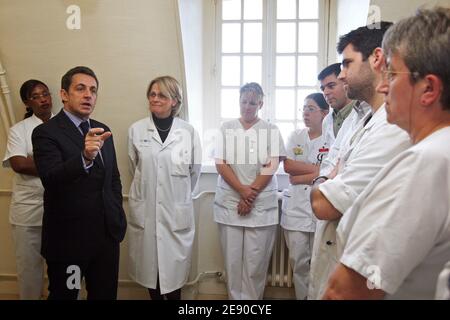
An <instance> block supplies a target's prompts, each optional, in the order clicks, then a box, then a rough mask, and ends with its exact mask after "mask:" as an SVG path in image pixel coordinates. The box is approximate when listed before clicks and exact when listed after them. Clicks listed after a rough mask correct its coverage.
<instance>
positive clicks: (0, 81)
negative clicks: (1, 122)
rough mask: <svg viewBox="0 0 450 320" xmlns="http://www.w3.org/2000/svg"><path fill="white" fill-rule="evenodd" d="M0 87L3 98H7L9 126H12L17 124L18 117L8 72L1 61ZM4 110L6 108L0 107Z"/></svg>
mask: <svg viewBox="0 0 450 320" xmlns="http://www.w3.org/2000/svg"><path fill="white" fill-rule="evenodd" d="M0 87H1V88H2V93H3V97H4V98H5V102H6V107H7V110H8V115H9V121H8V122H9V125H8V127H7V129H9V127H10V126H12V125H13V124H15V123H16V116H15V114H14V110H13V106H12V101H11V95H10V93H11V91H10V90H9V87H8V83H7V82H6V70H5V69H4V68H3V65H2V62H1V61H0ZM2 104H3V103H2ZM0 107H1V108H2V110H5V108H4V106H3V105H2V106H0Z"/></svg>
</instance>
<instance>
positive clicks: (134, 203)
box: [128, 198, 146, 229]
mask: <svg viewBox="0 0 450 320" xmlns="http://www.w3.org/2000/svg"><path fill="white" fill-rule="evenodd" d="M145 203H146V201H145V200H135V199H132V198H129V199H128V206H129V208H130V214H129V215H128V223H130V224H132V225H134V226H137V227H140V228H142V229H144V227H145V212H146V206H145Z"/></svg>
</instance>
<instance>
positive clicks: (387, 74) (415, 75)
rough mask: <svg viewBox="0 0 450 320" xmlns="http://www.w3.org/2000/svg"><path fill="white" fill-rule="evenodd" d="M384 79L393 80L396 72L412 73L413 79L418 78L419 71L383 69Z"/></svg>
mask: <svg viewBox="0 0 450 320" xmlns="http://www.w3.org/2000/svg"><path fill="white" fill-rule="evenodd" d="M382 73H383V80H387V81H388V82H391V81H392V80H393V79H394V75H395V74H402V73H404V74H410V75H411V76H412V78H413V80H417V79H418V78H419V76H420V75H419V73H418V72H417V71H414V72H410V71H392V70H383V71H382Z"/></svg>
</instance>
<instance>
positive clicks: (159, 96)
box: [148, 92, 170, 100]
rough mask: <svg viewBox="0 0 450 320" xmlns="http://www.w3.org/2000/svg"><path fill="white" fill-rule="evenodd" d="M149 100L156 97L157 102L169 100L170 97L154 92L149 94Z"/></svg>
mask: <svg viewBox="0 0 450 320" xmlns="http://www.w3.org/2000/svg"><path fill="white" fill-rule="evenodd" d="M148 96H149V98H152V99H155V98H156V97H158V99H159V100H169V99H170V97H168V96H166V95H164V94H162V93H156V92H150V94H149V95H148Z"/></svg>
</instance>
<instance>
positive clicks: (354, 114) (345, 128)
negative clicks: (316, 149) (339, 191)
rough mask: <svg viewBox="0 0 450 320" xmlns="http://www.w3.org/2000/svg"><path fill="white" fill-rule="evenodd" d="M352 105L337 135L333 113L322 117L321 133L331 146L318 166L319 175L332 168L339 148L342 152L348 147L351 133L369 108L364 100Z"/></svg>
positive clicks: (337, 156)
mask: <svg viewBox="0 0 450 320" xmlns="http://www.w3.org/2000/svg"><path fill="white" fill-rule="evenodd" d="M352 105H353V110H352V111H351V112H350V114H349V115H348V116H347V118H345V120H344V123H343V124H342V127H341V128H340V129H339V132H338V134H337V136H335V135H334V132H333V113H331V112H330V113H328V114H327V115H326V116H325V119H323V122H322V135H323V136H324V139H325V141H326V142H327V143H328V145H329V146H331V147H330V150H329V152H328V156H327V157H326V158H325V159H323V161H322V164H321V166H320V175H328V174H329V173H330V172H331V171H332V170H333V168H334V167H335V166H336V164H337V160H338V158H339V154H340V152H341V150H342V152H344V151H345V150H347V149H348V147H349V140H350V138H351V135H352V133H353V132H354V131H355V130H356V129H357V128H358V127H359V123H360V121H361V120H362V119H363V118H364V116H365V115H366V114H367V113H368V112H369V111H370V110H371V108H370V106H369V105H368V104H367V103H366V102H364V101H355V102H354V103H352Z"/></svg>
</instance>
